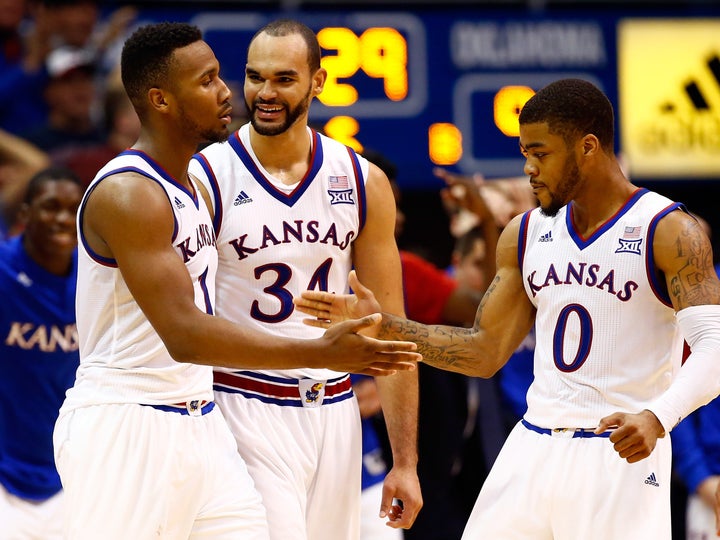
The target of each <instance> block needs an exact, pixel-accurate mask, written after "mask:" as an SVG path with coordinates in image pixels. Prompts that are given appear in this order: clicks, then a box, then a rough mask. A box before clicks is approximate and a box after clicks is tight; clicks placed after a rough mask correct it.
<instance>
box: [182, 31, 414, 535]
mask: <svg viewBox="0 0 720 540" xmlns="http://www.w3.org/2000/svg"><path fill="white" fill-rule="evenodd" d="M325 78H326V72H325V70H324V69H323V68H321V67H320V47H319V45H318V42H317V38H316V36H315V34H314V33H313V32H312V30H310V29H309V28H308V27H307V26H305V25H303V24H301V23H298V22H297V21H292V20H278V21H274V22H272V23H270V24H269V25H267V26H265V27H264V28H262V29H261V30H260V31H258V32H257V33H256V34H255V36H254V37H253V39H252V40H251V42H250V46H249V49H248V57H247V64H246V70H245V85H244V89H245V101H246V105H247V108H248V113H249V118H250V123H249V124H246V125H244V126H242V127H241V128H240V129H239V130H238V131H237V132H236V133H233V134H232V135H231V136H230V139H229V141H228V142H227V143H222V144H214V145H211V146H209V147H208V148H206V149H204V150H203V151H202V152H201V153H200V154H199V155H198V156H196V158H195V159H193V161H192V162H191V166H190V167H191V168H190V171H191V172H192V173H193V174H194V175H195V176H197V177H199V178H201V179H202V180H203V182H204V183H205V184H206V187H207V188H208V190H209V191H210V192H211V194H212V197H211V198H212V200H213V204H214V211H215V230H216V233H217V246H218V253H219V267H218V276H217V290H218V305H217V309H218V315H220V316H222V317H226V318H228V319H230V320H232V321H235V322H238V323H241V324H242V326H243V327H246V328H254V329H258V330H263V331H265V332H271V333H272V334H273V335H276V336H284V337H288V338H294V339H308V338H313V337H317V334H316V330H315V329H312V328H309V327H308V326H306V325H303V323H302V319H303V316H302V314H300V313H295V312H294V306H293V302H292V301H293V297H295V296H298V295H299V294H300V293H301V292H302V291H304V290H306V289H308V288H309V289H318V290H323V291H332V292H337V293H345V292H347V291H348V284H347V276H348V271H349V270H350V268H351V267H353V266H354V267H355V268H356V269H357V272H358V274H360V275H361V276H362V277H363V279H364V280H365V281H366V282H367V284H368V286H369V287H370V288H372V289H373V291H374V292H375V294H376V295H377V297H378V298H379V299H380V303H381V304H382V306H383V309H385V310H387V311H389V312H391V313H396V314H398V315H402V314H403V312H404V310H403V297H402V277H401V271H400V261H399V255H398V251H397V247H396V244H395V239H394V225H395V204H394V199H393V195H392V191H391V188H390V184H389V182H388V180H387V178H386V177H385V175H384V174H383V173H382V171H380V169H379V168H377V167H376V166H374V165H370V164H369V163H368V161H367V160H365V159H364V158H362V157H360V156H358V155H357V154H356V153H355V152H354V151H353V150H352V149H350V148H348V147H346V146H344V145H342V144H340V143H338V142H336V141H334V140H332V139H330V138H328V137H325V136H323V135H321V134H319V133H317V132H316V131H314V130H312V129H310V128H309V127H308V108H309V106H310V103H311V101H312V99H313V98H314V97H315V96H316V95H318V94H319V93H320V92H321V91H322V88H323V84H324V82H325ZM378 384H379V386H380V392H381V399H382V404H383V411H384V414H385V418H386V421H387V422H388V431H389V435H390V438H391V444H392V447H393V454H394V455H393V458H394V467H393V469H392V470H391V471H390V473H389V474H388V476H387V479H386V481H385V486H384V493H383V498H382V501H378V511H377V512H378V518H377V519H378V520H379V519H384V520H385V519H388V518H389V520H388V525H389V526H391V527H395V528H406V527H409V526H410V525H412V523H413V521H414V519H415V516H416V515H417V512H418V511H419V509H420V506H421V504H422V500H421V495H420V487H419V482H418V479H417V472H416V465H417V450H416V436H417V426H416V423H417V376H416V373H415V372H404V373H402V374H400V373H398V374H397V375H394V376H392V377H385V378H381V379H379V380H378ZM214 388H215V399H216V400H217V402H218V404H219V405H220V407H221V409H222V411H223V414H224V415H225V416H226V418H227V419H228V422H229V424H230V426H231V428H232V430H233V433H234V435H235V439H236V441H237V444H238V449H239V452H240V455H241V456H242V457H243V459H244V460H245V461H246V462H247V465H248V469H249V471H250V474H251V476H252V477H253V479H254V481H255V485H256V487H257V488H258V490H259V491H260V493H261V495H262V497H263V501H264V504H265V507H266V508H267V513H268V521H269V524H270V537H271V538H272V539H273V540H294V539H297V540H306V539H311V538H333V539H342V540H354V539H357V538H358V535H359V516H360V479H361V426H360V416H359V412H358V407H357V402H356V399H355V397H354V395H353V393H352V389H351V382H350V378H349V375H348V373H347V370H337V369H315V368H313V366H310V365H306V366H303V367H302V368H301V369H292V370H290V369H281V370H278V369H275V370H272V371H267V370H263V371H258V370H253V371H249V370H244V371H237V370H234V371H233V370H217V369H216V371H215V385H214ZM393 498H397V499H400V500H402V502H403V504H404V509H403V511H402V513H401V514H396V513H395V512H396V511H397V510H398V508H397V507H395V508H394V509H393V504H392V503H393Z"/></svg>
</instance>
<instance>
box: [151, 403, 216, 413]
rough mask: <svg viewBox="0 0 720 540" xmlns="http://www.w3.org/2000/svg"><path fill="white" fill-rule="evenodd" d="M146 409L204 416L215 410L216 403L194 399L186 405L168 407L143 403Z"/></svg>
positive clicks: (178, 404) (175, 404)
mask: <svg viewBox="0 0 720 540" xmlns="http://www.w3.org/2000/svg"><path fill="white" fill-rule="evenodd" d="M142 405H145V406H146V407H152V408H153V409H157V410H158V411H165V412H174V413H178V414H185V415H189V416H202V415H204V414H207V413H209V412H210V411H212V410H213V409H214V408H215V402H214V401H205V400H199V399H193V400H190V401H186V402H185V403H171V404H168V405H149V404H145V403H142Z"/></svg>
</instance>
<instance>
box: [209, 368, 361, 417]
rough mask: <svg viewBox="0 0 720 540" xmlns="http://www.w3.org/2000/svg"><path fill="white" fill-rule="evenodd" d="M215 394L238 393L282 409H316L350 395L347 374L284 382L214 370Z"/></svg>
mask: <svg viewBox="0 0 720 540" xmlns="http://www.w3.org/2000/svg"><path fill="white" fill-rule="evenodd" d="M213 378H214V383H213V389H214V390H215V391H216V392H229V393H235V394H242V395H243V396H244V397H247V398H252V399H259V400H260V401H263V402H265V403H272V404H274V405H280V406H284V407H309V408H313V407H319V406H320V405H328V404H331V403H338V402H340V401H345V400H346V399H349V398H351V397H352V396H353V391H352V383H351V382H350V375H348V374H345V375H343V376H342V377H338V378H336V379H327V380H316V379H288V378H284V377H275V376H272V375H266V374H264V373H256V372H254V371H235V372H232V373H228V372H225V371H215V372H214V373H213Z"/></svg>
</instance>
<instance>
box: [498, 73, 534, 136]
mask: <svg viewBox="0 0 720 540" xmlns="http://www.w3.org/2000/svg"><path fill="white" fill-rule="evenodd" d="M533 94H535V91H534V90H533V89H532V88H529V87H527V86H503V87H502V88H501V89H500V90H498V91H497V93H496V94H495V100H494V102H493V116H494V118H495V125H496V126H497V127H498V129H499V130H500V131H502V132H503V133H504V134H505V135H507V136H508V137H517V136H518V135H519V134H520V125H519V123H518V117H519V116H520V109H522V108H523V106H524V105H525V103H527V100H528V99H530V98H531V97H532V96H533Z"/></svg>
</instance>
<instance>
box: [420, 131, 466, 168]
mask: <svg viewBox="0 0 720 540" xmlns="http://www.w3.org/2000/svg"><path fill="white" fill-rule="evenodd" d="M428 152H429V154H430V161H432V162H433V163H435V164H436V165H454V164H455V163H457V162H458V161H460V158H461V157H462V133H460V130H459V129H458V128H457V126H456V125H455V124H450V123H446V122H439V123H437V124H432V125H431V126H430V128H429V129H428Z"/></svg>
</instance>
